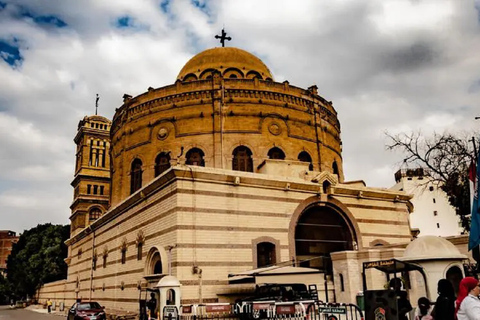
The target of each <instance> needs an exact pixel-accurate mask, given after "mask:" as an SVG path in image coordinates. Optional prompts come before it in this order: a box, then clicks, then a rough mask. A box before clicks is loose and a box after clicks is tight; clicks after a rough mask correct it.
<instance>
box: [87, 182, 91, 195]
mask: <svg viewBox="0 0 480 320" xmlns="http://www.w3.org/2000/svg"><path fill="white" fill-rule="evenodd" d="M90 193H92V185H91V184H87V194H90Z"/></svg>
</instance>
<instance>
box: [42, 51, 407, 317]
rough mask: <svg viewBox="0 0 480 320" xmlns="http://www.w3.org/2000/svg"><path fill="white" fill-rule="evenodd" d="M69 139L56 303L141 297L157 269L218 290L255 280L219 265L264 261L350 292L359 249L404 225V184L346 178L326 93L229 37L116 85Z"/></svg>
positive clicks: (196, 289)
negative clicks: (164, 76) (237, 280)
mask: <svg viewBox="0 0 480 320" xmlns="http://www.w3.org/2000/svg"><path fill="white" fill-rule="evenodd" d="M172 80H173V79H172ZM152 85H154V84H152ZM74 141H75V143H76V145H77V149H76V169H75V177H74V179H73V182H72V186H73V188H74V200H73V203H72V205H71V210H72V212H71V216H70V220H71V237H70V239H69V240H68V241H67V245H68V248H69V250H68V258H67V259H66V261H67V264H68V278H67V279H66V280H65V281H60V282H56V283H52V284H47V285H46V286H45V287H44V288H43V289H42V290H43V291H42V294H43V295H44V296H47V295H50V297H52V298H54V297H53V293H55V297H57V298H59V297H62V298H61V299H63V301H64V302H65V305H66V306H69V305H71V304H72V303H73V302H74V301H75V299H77V298H81V299H92V300H95V301H99V302H100V303H101V304H102V305H105V306H107V307H111V308H115V309H124V310H131V311H138V299H139V295H140V294H141V292H142V290H144V289H145V288H147V287H149V288H153V287H155V285H156V284H157V283H158V282H159V280H160V279H162V278H164V277H165V276H167V275H171V276H173V277H175V278H176V279H178V281H179V283H180V285H181V303H182V304H189V303H199V302H203V303H206V302H228V301H232V299H233V297H236V296H238V294H239V293H241V292H246V291H248V289H249V288H250V289H253V284H232V283H231V282H230V281H229V275H239V274H240V275H241V274H244V273H246V272H249V271H251V270H253V269H258V268H262V267H267V266H272V265H277V266H299V267H308V268H313V269H315V270H317V271H318V272H319V274H320V275H321V276H319V280H318V281H319V284H320V285H321V286H319V296H320V297H330V298H331V299H333V298H332V297H335V298H336V299H337V300H338V301H344V302H353V301H354V299H355V294H356V293H357V292H358V291H359V290H361V284H362V283H361V280H360V279H361V277H362V275H361V263H360V262H361V261H365V260H372V259H373V260H375V259H377V260H378V259H383V258H392V257H394V256H395V255H396V254H397V253H396V251H395V250H393V249H392V250H390V251H389V250H384V251H380V250H375V249H376V248H377V249H378V248H379V246H386V245H391V244H404V246H405V245H406V244H407V243H409V242H410V241H411V239H412V236H411V233H410V225H409V214H410V212H411V211H412V205H411V203H410V198H411V196H409V195H407V194H406V193H405V192H402V191H395V190H389V189H380V188H370V187H367V186H366V185H365V183H364V182H363V181H348V180H346V179H345V177H344V172H343V157H342V141H341V130H340V122H339V120H338V118H337V111H336V110H335V109H334V107H333V104H332V102H331V101H328V100H327V99H325V98H323V97H322V96H320V95H319V93H318V89H317V87H316V86H315V85H312V86H310V87H308V88H300V87H296V86H294V85H291V84H290V83H289V82H288V81H284V82H281V83H280V82H276V81H275V79H274V77H273V75H272V73H271V72H270V70H269V69H268V67H267V66H266V65H265V64H264V63H263V62H262V61H261V60H260V59H259V58H257V57H256V56H254V55H252V54H251V53H248V52H246V51H244V50H241V49H238V48H233V47H218V48H213V49H208V50H205V51H203V52H200V53H198V54H197V55H195V56H194V57H193V58H191V59H190V60H189V61H188V62H187V63H186V64H185V66H184V67H183V68H182V69H181V70H180V72H179V74H178V76H177V78H176V79H175V80H174V82H173V84H171V85H168V86H164V87H161V88H153V87H150V88H148V90H147V91H146V92H144V93H141V94H139V95H136V96H131V95H128V94H125V95H124V97H123V104H122V105H121V106H119V107H118V109H116V112H115V115H114V117H113V119H112V120H110V119H107V118H105V117H102V116H98V115H93V116H87V117H85V118H84V119H82V120H81V121H80V123H79V125H78V131H77V134H76V136H75V139H74ZM352 161H353V160H352ZM369 250H370V251H369ZM399 254H401V253H399ZM383 280H384V278H382V281H383ZM367 281H373V280H371V279H370V278H367ZM324 283H325V284H328V286H327V285H325V286H324ZM340 284H341V285H340ZM59 299H60V298H59Z"/></svg>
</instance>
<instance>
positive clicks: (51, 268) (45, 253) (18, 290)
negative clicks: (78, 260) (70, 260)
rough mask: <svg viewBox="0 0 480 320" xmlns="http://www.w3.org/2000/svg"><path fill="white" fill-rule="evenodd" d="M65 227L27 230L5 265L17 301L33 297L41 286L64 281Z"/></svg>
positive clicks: (67, 230)
mask: <svg viewBox="0 0 480 320" xmlns="http://www.w3.org/2000/svg"><path fill="white" fill-rule="evenodd" d="M69 236H70V227H69V226H68V225H65V226H62V225H52V224H50V223H48V224H42V225H38V226H36V227H35V228H32V229H30V230H26V231H25V232H24V233H23V234H22V235H21V236H20V238H19V239H18V242H17V243H16V244H15V245H14V246H13V248H12V253H11V254H10V256H9V258H8V261H7V270H8V273H7V279H8V282H9V283H10V285H11V288H12V290H13V294H14V295H15V296H16V297H18V298H23V297H26V296H27V295H28V296H30V297H32V296H33V295H34V294H35V292H36V290H38V289H39V288H40V286H41V285H42V284H44V283H48V282H51V281H56V280H60V279H65V278H66V276H67V265H66V263H65V261H64V259H65V258H66V257H67V246H66V245H65V240H67V239H68V238H69Z"/></svg>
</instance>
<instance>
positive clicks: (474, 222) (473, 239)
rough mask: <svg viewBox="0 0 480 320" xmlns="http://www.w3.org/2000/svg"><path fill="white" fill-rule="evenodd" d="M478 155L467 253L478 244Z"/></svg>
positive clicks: (479, 164)
mask: <svg viewBox="0 0 480 320" xmlns="http://www.w3.org/2000/svg"><path fill="white" fill-rule="evenodd" d="M479 160H480V154H479V156H478V157H477V172H476V175H475V187H474V189H473V190H474V193H473V204H472V217H471V222H470V237H469V238H468V251H470V250H472V249H473V248H475V247H476V246H478V245H479V244H480V212H479V210H480V203H479V201H478V198H479V194H478V192H479V189H478V182H479V180H480V177H479V175H480V161H479Z"/></svg>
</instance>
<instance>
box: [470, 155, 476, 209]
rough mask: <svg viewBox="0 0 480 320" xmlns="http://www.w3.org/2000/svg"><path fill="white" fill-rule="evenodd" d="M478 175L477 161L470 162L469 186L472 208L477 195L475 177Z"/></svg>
mask: <svg viewBox="0 0 480 320" xmlns="http://www.w3.org/2000/svg"><path fill="white" fill-rule="evenodd" d="M476 177H477V170H475V162H474V161H473V160H472V162H470V167H469V168H468V187H469V190H470V209H471V208H473V198H474V195H475V178H476Z"/></svg>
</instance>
